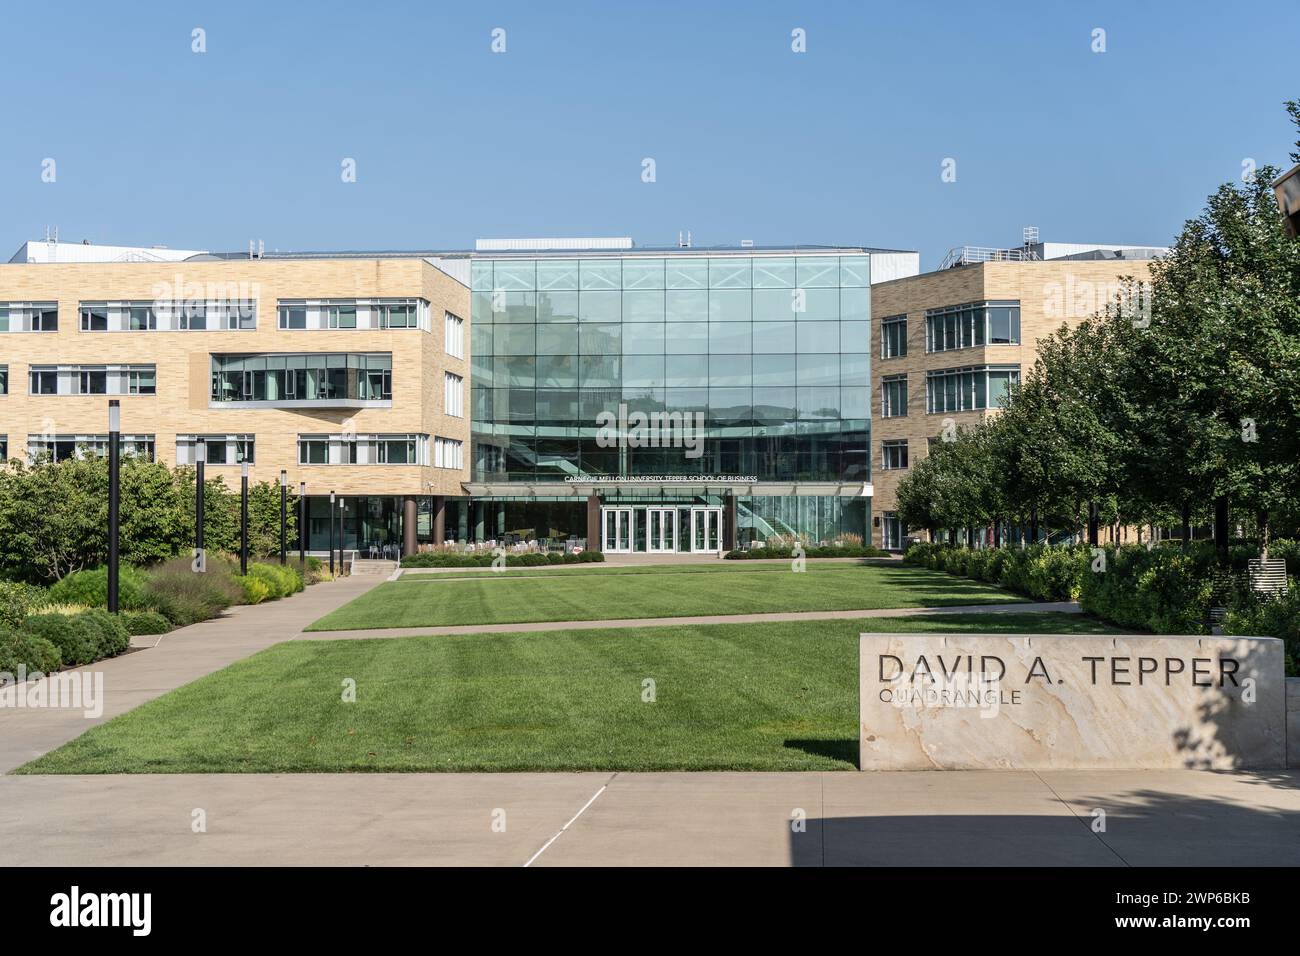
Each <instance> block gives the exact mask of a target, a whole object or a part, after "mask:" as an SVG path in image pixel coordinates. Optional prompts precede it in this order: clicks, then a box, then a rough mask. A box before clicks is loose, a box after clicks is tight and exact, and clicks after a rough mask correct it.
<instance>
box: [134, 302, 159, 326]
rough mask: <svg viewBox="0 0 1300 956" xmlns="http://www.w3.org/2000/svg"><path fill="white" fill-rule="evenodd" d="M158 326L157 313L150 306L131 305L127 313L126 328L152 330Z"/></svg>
mask: <svg viewBox="0 0 1300 956" xmlns="http://www.w3.org/2000/svg"><path fill="white" fill-rule="evenodd" d="M157 328H158V315H157V313H155V312H154V310H153V308H152V307H151V306H137V305H133V306H131V308H130V310H129V311H128V313H127V330H128V331H130V332H153V331H156V330H157Z"/></svg>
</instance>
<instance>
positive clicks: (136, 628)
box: [119, 611, 172, 636]
mask: <svg viewBox="0 0 1300 956" xmlns="http://www.w3.org/2000/svg"><path fill="white" fill-rule="evenodd" d="M119 616H120V617H121V619H122V626H123V627H125V628H126V632H127V633H128V634H131V635H133V636H134V635H136V634H166V633H167V632H168V631H170V630H171V629H172V625H171V621H169V620H167V618H165V617H163V616H162V615H161V614H159V613H158V612H157V611H123V612H122V614H121V615H119Z"/></svg>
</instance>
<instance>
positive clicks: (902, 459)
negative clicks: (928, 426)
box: [880, 438, 907, 471]
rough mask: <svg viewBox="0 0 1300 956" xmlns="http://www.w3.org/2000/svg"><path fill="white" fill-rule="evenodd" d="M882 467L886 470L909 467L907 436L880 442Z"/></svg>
mask: <svg viewBox="0 0 1300 956" xmlns="http://www.w3.org/2000/svg"><path fill="white" fill-rule="evenodd" d="M880 467H881V468H882V469H884V470H885V471H895V470H897V469H900V468H906V467H907V439H906V438H903V439H899V440H896V441H883V442H881V443H880Z"/></svg>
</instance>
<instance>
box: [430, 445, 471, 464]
mask: <svg viewBox="0 0 1300 956" xmlns="http://www.w3.org/2000/svg"><path fill="white" fill-rule="evenodd" d="M433 464H434V467H436V468H454V469H457V470H459V469H462V468H464V467H465V443H464V442H460V441H457V440H456V439H454V438H435V439H434V440H433Z"/></svg>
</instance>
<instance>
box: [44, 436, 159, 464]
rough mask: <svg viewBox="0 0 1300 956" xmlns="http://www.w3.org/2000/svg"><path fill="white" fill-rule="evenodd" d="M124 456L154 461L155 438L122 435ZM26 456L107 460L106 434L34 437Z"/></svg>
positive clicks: (54, 459)
mask: <svg viewBox="0 0 1300 956" xmlns="http://www.w3.org/2000/svg"><path fill="white" fill-rule="evenodd" d="M119 441H120V448H121V456H122V457H123V458H127V457H135V458H143V459H145V460H147V461H153V458H154V436H153V435H122V436H121V437H120V439H119ZM27 456H28V458H30V459H31V461H32V463H33V464H35V463H37V462H40V461H55V462H59V461H69V460H71V459H73V458H106V457H108V436H107V435H32V436H30V437H29V438H28V439H27Z"/></svg>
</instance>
